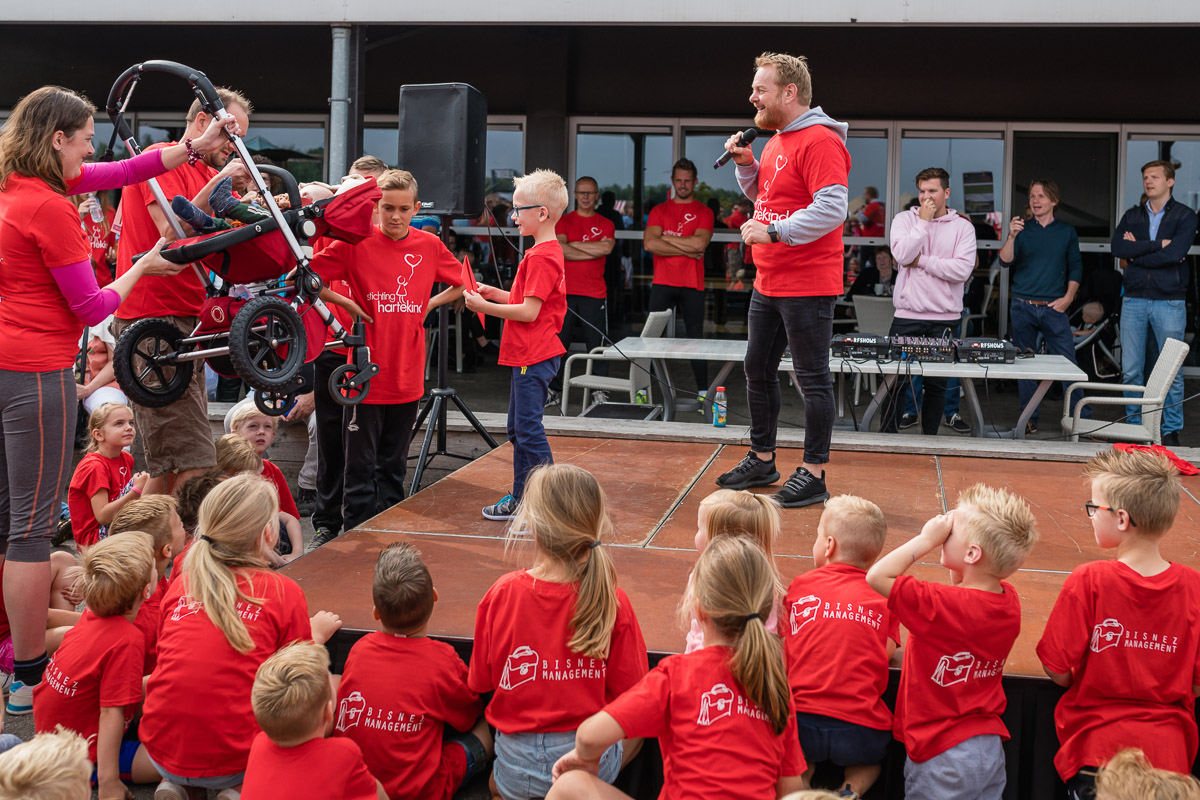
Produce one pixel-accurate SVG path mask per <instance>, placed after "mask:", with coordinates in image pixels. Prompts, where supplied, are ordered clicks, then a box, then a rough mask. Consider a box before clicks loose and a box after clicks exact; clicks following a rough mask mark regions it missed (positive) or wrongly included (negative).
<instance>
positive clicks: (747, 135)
mask: <svg viewBox="0 0 1200 800" xmlns="http://www.w3.org/2000/svg"><path fill="white" fill-rule="evenodd" d="M757 138H758V128H747V129H746V130H745V131H744V132H743V133H742V135H741V136H739V137H738V141H737V146H738V147H747V146H749V144H750V143H751V142H753V141H754V140H755V139H757ZM731 158H733V153H731V152H729V151H728V150H726V151H725V152H724V153H721V157H720V158H718V159H717V161H716V163H715V164H713V169H720V168H721V167H723V166H725V164H726V163H727V162H728V161H729V159H731Z"/></svg>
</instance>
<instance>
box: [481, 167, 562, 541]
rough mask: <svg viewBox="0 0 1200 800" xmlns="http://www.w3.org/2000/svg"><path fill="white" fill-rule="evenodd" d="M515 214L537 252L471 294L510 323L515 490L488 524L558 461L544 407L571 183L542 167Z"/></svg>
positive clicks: (519, 181) (511, 509) (558, 350)
mask: <svg viewBox="0 0 1200 800" xmlns="http://www.w3.org/2000/svg"><path fill="white" fill-rule="evenodd" d="M514 182H515V185H516V189H514V190H513V208H512V217H513V220H514V221H516V223H517V229H518V230H519V231H520V232H521V235H522V236H532V237H533V247H531V248H529V249H528V250H526V251H525V257H524V258H523V259H521V263H520V264H519V265H518V266H517V274H516V277H514V278H513V283H512V288H511V289H510V290H509V291H507V292H506V291H504V290H503V289H497V288H496V287H494V286H488V285H486V284H480V285H479V291H478V292H467V293H466V295H465V297H466V302H467V308H469V309H471V310H472V311H476V312H481V313H484V314H489V315H491V316H493V317H499V318H501V319H505V320H508V322H507V323H506V324H505V326H504V333H503V335H502V336H501V337H500V359H499V363H500V364H501V365H502V366H506V367H511V368H512V387H511V389H510V390H509V394H508V441H509V442H510V443H511V444H512V451H513V483H512V492H511V493H510V494H507V495H505V496H504V497H503V498H501V499H500V502H498V503H496V504H494V505H490V506H488V507H487V508H485V509H483V516H485V517H487V518H488V519H495V520H506V519H512V518H513V516H514V515H515V514H516V512H517V504H518V503H520V502H521V498H522V496H523V494H524V492H525V482H526V480H527V479H528V477H529V473H530V471H532V470H533V468H534V467H536V466H538V465H539V464H553V463H554V454H553V453H551V452H550V442H549V441H547V440H546V428H545V426H544V425H543V424H542V409H544V408H545V406H546V400H547V398H548V397H549V391H550V381H551V380H553V379H554V376H555V375H556V374H558V364H559V356H561V355H562V354H563V353H565V352H566V348H565V347H563V344H562V342H561V341H559V339H558V333H559V331H561V330H562V327H563V319H564V318H565V317H566V314H567V291H566V284H565V272H564V267H565V263H566V262H565V260H564V258H563V250H562V245H560V244H559V243H558V236H557V235H556V234H555V232H554V228H555V225H556V224H557V222H558V219H559V217H561V216H562V213H563V211H564V210H565V209H566V207H567V185H566V184H565V183H563V179H562V178H560V177H559V176H558V174H557V173H555V172H551V171H550V170H548V169H539V170H535V171H534V172H531V173H530V174H528V175H524V176H522V177H520V178H516V179H515V181H514Z"/></svg>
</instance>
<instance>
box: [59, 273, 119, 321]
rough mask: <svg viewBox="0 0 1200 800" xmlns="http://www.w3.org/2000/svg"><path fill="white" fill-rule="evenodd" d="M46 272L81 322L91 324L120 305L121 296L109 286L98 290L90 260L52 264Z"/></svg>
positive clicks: (103, 317) (101, 319)
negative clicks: (52, 278) (64, 264)
mask: <svg viewBox="0 0 1200 800" xmlns="http://www.w3.org/2000/svg"><path fill="white" fill-rule="evenodd" d="M50 274H51V275H52V276H53V277H54V282H55V283H57V284H58V290H59V291H60V292H62V296H63V297H65V298H66V299H67V306H68V307H70V309H71V311H73V312H75V316H76V317H78V318H79V321H80V322H82V323H83V324H84V325H95V324H97V323H100V322H103V321H104V319H105V318H106V317H108V316H109V315H111V314H112V313H113V312H114V311H116V310H117V306H119V305H121V295H119V294H117V293H116V291H115V290H113V289H108V288H105V289H101V288H100V287H99V286H98V285H97V284H96V273H95V272H93V271H92V262H91V261H77V262H76V263H74V264H68V265H67V266H65V267H53V268H51V270H50Z"/></svg>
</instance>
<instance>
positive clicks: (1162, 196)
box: [1112, 161, 1196, 447]
mask: <svg viewBox="0 0 1200 800" xmlns="http://www.w3.org/2000/svg"><path fill="white" fill-rule="evenodd" d="M1174 185H1175V167H1174V165H1173V164H1171V162H1169V161H1151V162H1150V163H1149V164H1146V165H1145V166H1144V167H1142V188H1143V189H1144V190H1145V193H1146V202H1145V203H1143V204H1141V205H1138V206H1134V207H1133V208H1131V209H1129V210H1128V211H1126V212H1125V216H1123V217H1122V218H1121V224H1120V225H1118V226H1117V232H1116V233H1115V234H1113V239H1112V253H1113V256H1114V257H1116V258H1121V259H1125V260H1126V261H1128V262H1129V264H1128V266H1127V267H1126V268H1125V281H1124V283H1125V297H1124V298H1123V299H1122V301H1121V371H1122V372H1123V373H1124V376H1123V380H1124V382H1125V383H1128V384H1142V383H1144V381H1143V377H1144V373H1145V360H1146V334H1147V332H1152V333H1153V334H1154V339H1155V341H1156V342H1157V344H1158V349H1159V350H1161V349H1162V346H1163V343H1164V342H1165V341H1166V340H1167V339H1168V338H1170V339H1178V340H1179V341H1183V332H1184V328H1185V327H1186V326H1187V308H1186V305H1187V304H1186V301H1185V299H1184V298H1185V291H1186V290H1187V283H1188V264H1187V260H1186V259H1187V251H1188V248H1190V247H1191V246H1192V243H1193V241H1194V240H1195V238H1196V212H1194V211H1192V209H1190V208H1188V207H1187V206H1185V205H1184V204H1183V203H1179V202H1176V200H1175V198H1173V197H1171V187H1173V186H1174ZM1182 402H1183V374H1182V373H1180V374H1177V375H1176V376H1175V382H1174V383H1173V384H1171V389H1170V391H1169V392H1167V404H1166V407H1165V408H1164V409H1163V415H1162V442H1163V444H1164V445H1166V446H1167V447H1178V446H1179V432H1180V431H1181V430H1183V406H1182V405H1181V404H1182ZM1125 413H1126V414H1128V415H1129V420H1128V421H1129V422H1134V423H1137V422H1141V418H1142V407H1141V406H1126V407H1125Z"/></svg>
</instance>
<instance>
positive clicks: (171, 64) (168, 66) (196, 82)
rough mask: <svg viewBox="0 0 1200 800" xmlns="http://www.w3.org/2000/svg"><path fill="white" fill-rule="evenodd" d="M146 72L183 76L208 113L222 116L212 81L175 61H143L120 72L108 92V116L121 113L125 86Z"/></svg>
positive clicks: (221, 104) (106, 108) (222, 106)
mask: <svg viewBox="0 0 1200 800" xmlns="http://www.w3.org/2000/svg"><path fill="white" fill-rule="evenodd" d="M147 72H165V73H166V74H168V75H174V76H176V77H178V78H183V79H184V80H185V81H187V82H188V85H190V86H191V87H192V92H193V93H194V94H195V95H196V97H197V98H199V99H200V105H201V107H203V109H204V110H205V111H206V112H207V113H208V114H210V115H212V116H214V117H219V116H222V114H221V112H222V111H224V110H225V105H224V103H222V102H221V98H220V97H218V96H217V90H216V88H215V87H214V86H213V85H212V81H210V80H209V79H208V76H207V75H205V74H204V73H203V72H201V71H200V70H198V69H192V68H191V67H188V66H185V65H183V64H180V63H178V62H175V61H143V62H142V63H140V64H134V65H133V66H132V67H130V68H129V69H127V70H125V71H124V72H122V73H121V75H120V77H118V78H117V80H116V82H115V83H114V84H113V86H112V89H111V90H110V91H109V93H108V104H107V106H106V107H105V110H106V111H107V112H108V115H109V117H114V116H115V115H117V114H119V113H121V111H122V110H123V105H122V100H121V98H122V95H124V94H125V89H126V87H128V86H129V84H130V82H131V81H137V80H141V77H142V75H143V74H144V73H147Z"/></svg>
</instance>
